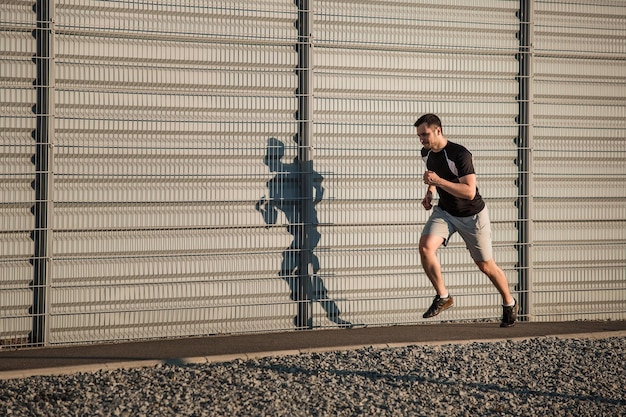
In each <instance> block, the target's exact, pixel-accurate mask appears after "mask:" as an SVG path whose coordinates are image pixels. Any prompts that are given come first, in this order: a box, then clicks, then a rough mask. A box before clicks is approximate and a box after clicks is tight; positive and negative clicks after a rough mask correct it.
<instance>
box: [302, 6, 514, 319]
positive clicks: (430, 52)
mask: <svg viewBox="0 0 626 417" xmlns="http://www.w3.org/2000/svg"><path fill="white" fill-rule="evenodd" d="M315 4H316V6H315V23H314V33H315V48H314V62H315V70H316V71H315V136H314V137H315V149H316V153H315V155H316V157H315V161H316V167H317V170H318V171H320V172H321V173H323V175H324V178H325V179H324V184H325V187H326V195H327V198H326V199H325V200H324V201H322V202H321V203H320V204H319V206H320V208H319V212H320V222H321V223H322V225H323V226H322V227H320V233H321V235H322V239H321V241H320V247H322V248H324V250H322V251H320V254H319V256H320V265H321V270H322V274H323V276H324V277H325V278H324V279H325V282H326V286H327V287H328V288H329V289H330V290H331V294H332V297H334V298H337V299H341V300H342V302H341V304H340V307H341V309H342V310H344V311H345V312H346V313H347V319H348V320H349V321H352V322H355V323H367V324H372V323H374V324H383V323H407V322H415V321H418V320H422V318H421V315H422V313H423V311H425V310H426V309H427V308H428V306H429V305H430V302H431V301H432V296H433V295H434V291H433V289H432V287H431V285H430V282H429V281H428V279H427V277H426V276H425V275H424V274H423V272H422V269H421V265H420V261H419V254H418V251H417V244H418V240H419V235H420V232H421V229H422V227H423V225H424V222H425V221H426V219H427V216H428V215H429V212H426V211H424V209H423V208H422V207H421V204H420V202H421V199H422V198H423V195H424V192H425V186H424V185H423V183H422V181H421V177H422V173H423V172H424V170H425V167H424V166H423V163H422V162H421V157H420V155H419V150H420V148H421V145H420V144H419V141H418V139H417V136H416V131H415V128H414V127H413V123H414V122H415V120H417V118H418V117H419V116H420V115H421V114H423V113H427V112H434V113H437V114H439V115H440V117H441V118H442V120H443V123H444V133H445V134H446V135H447V137H448V138H449V139H450V140H453V141H457V142H459V143H461V144H463V145H465V146H467V147H468V148H469V149H471V150H472V152H473V154H474V157H475V164H476V169H477V172H478V180H479V186H480V190H481V194H482V195H483V196H484V197H485V198H486V199H487V202H488V204H489V206H490V210H491V216H492V220H493V221H494V240H495V242H494V243H495V246H496V249H495V253H496V257H497V258H496V259H497V261H498V262H499V263H500V265H501V266H502V267H503V269H504V270H505V271H506V273H507V275H508V277H509V281H510V282H511V285H512V287H514V286H515V284H516V283H517V271H516V269H515V264H516V262H517V253H516V250H515V248H514V244H515V242H516V241H517V230H516V229H515V219H516V218H517V209H516V208H515V200H516V197H517V188H516V186H515V178H516V177H517V168H516V165H515V155H516V150H517V147H516V143H515V137H516V135H517V124H516V121H515V116H516V115H517V112H518V105H517V101H516V95H517V93H518V85H517V82H516V78H515V77H516V75H517V72H518V63H517V61H516V53H517V51H518V41H517V39H516V33H517V31H518V30H519V20H518V18H517V17H516V11H517V9H518V7H519V6H518V4H517V3H516V2H506V1H481V2H475V1H469V0H467V1H455V2H452V4H451V2H440V1H439V2H437V1H431V2H405V1H371V2H367V3H362V2H356V1H347V2H346V1H320V2H315ZM440 258H441V261H442V264H443V267H444V275H445V279H446V282H447V283H448V287H449V289H450V291H451V292H452V293H453V294H454V296H455V298H456V307H455V308H454V309H452V310H450V311H448V312H446V319H451V320H459V319H469V318H475V317H496V316H497V315H499V314H501V311H500V308H499V303H500V300H499V296H497V295H496V292H495V289H494V288H493V287H492V286H491V284H490V283H489V281H488V279H487V278H486V277H484V276H483V275H482V274H481V273H480V272H479V271H478V270H477V268H476V266H475V265H474V264H473V262H472V260H471V258H470V256H469V254H468V252H467V250H466V249H465V246H464V244H463V243H462V241H461V240H460V239H459V238H458V237H457V238H456V239H454V240H453V241H452V242H451V244H450V245H449V247H448V248H446V249H443V250H441V251H440Z"/></svg>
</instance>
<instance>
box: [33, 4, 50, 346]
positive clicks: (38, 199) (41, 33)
mask: <svg viewBox="0 0 626 417" xmlns="http://www.w3.org/2000/svg"><path fill="white" fill-rule="evenodd" d="M35 7H36V14H37V28H36V30H35V32H34V33H33V36H34V37H35V38H36V44H37V53H36V56H35V58H34V60H35V64H36V66H37V80H36V85H35V89H36V92H37V95H36V96H37V98H36V100H37V101H36V104H35V108H34V112H35V114H36V128H35V131H34V132H33V136H34V139H35V142H36V145H35V155H34V158H33V163H34V165H35V181H34V183H33V188H34V190H35V204H34V206H33V208H32V211H33V215H34V218H35V229H34V231H33V234H32V239H33V243H34V250H33V258H32V264H33V282H32V284H31V287H32V290H33V304H32V310H31V315H32V318H33V327H32V331H31V334H30V339H31V340H30V342H31V343H32V344H35V345H45V344H46V343H47V333H48V331H47V326H48V324H49V323H48V322H47V320H46V318H47V315H48V313H49V312H48V308H47V307H48V294H47V289H48V286H49V282H48V280H49V274H50V263H49V258H50V250H49V249H50V240H51V233H50V218H51V211H52V207H51V205H52V203H51V198H50V192H51V188H52V174H51V165H52V163H51V161H52V143H53V140H52V138H53V135H54V126H53V113H54V94H53V89H54V62H53V60H54V20H53V16H54V0H38V1H37V3H36V6H35Z"/></svg>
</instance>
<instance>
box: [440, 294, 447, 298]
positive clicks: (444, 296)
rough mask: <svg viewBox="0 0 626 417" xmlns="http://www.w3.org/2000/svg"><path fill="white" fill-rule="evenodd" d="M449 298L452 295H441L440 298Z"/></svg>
mask: <svg viewBox="0 0 626 417" xmlns="http://www.w3.org/2000/svg"><path fill="white" fill-rule="evenodd" d="M449 296H450V294H446V295H440V296H439V298H448V297H449Z"/></svg>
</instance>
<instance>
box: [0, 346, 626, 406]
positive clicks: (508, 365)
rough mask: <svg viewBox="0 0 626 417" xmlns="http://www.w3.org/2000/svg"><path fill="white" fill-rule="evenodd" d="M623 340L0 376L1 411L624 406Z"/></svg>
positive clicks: (625, 350)
mask: <svg viewBox="0 0 626 417" xmlns="http://www.w3.org/2000/svg"><path fill="white" fill-rule="evenodd" d="M625 382H626V338H624V337H611V338H605V339H559V338H536V339H529V340H524V341H507V342H491V343H470V344H458V345H438V346H423V345H420V346H409V347H401V348H388V349H378V348H376V349H375V348H367V349H358V350H353V351H343V352H324V353H307V354H299V355H293V356H281V357H268V358H261V359H250V360H236V361H232V362H222V363H213V364H202V365H182V366H181V365H160V366H157V367H154V368H141V369H126V370H114V371H111V370H108V371H99V372H93V373H77V374H72V375H61V376H39V377H29V378H22V379H11V380H2V381H0V415H2V416H7V417H9V416H133V417H135V416H224V415H228V416H231V415H232V416H355V415H365V416H482V415H507V416H508V415H515V416H594V417H600V416H622V415H626V391H625V389H624V384H625Z"/></svg>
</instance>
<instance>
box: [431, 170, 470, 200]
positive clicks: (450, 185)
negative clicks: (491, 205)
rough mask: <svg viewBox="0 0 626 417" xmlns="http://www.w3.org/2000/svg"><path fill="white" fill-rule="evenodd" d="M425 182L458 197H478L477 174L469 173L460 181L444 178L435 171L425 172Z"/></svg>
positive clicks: (467, 198)
mask: <svg viewBox="0 0 626 417" xmlns="http://www.w3.org/2000/svg"><path fill="white" fill-rule="evenodd" d="M424 184H428V185H434V186H436V187H439V188H441V189H442V190H444V191H446V192H448V193H450V194H452V195H453V196H455V197H457V198H464V199H466V200H473V199H474V197H476V174H468V175H465V176H463V177H460V178H459V182H458V183H456V182H452V181H448V180H444V179H443V178H441V177H440V176H439V175H437V174H436V173H435V172H433V171H426V172H425V173H424Z"/></svg>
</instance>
